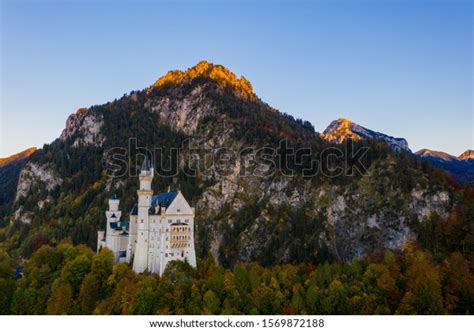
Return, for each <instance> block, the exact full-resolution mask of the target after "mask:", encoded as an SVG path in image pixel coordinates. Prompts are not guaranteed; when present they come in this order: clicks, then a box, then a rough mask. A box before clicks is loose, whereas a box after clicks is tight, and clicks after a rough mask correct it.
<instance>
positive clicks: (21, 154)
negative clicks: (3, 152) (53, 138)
mask: <svg viewBox="0 0 474 331" xmlns="http://www.w3.org/2000/svg"><path fill="white" fill-rule="evenodd" d="M36 150H37V148H36V147H30V148H27V149H25V150H23V151H21V152H19V153H16V154H13V155H10V156H7V157H2V158H0V167H3V166H5V165H7V164H9V163H12V162H15V161H17V160H21V159H24V158H26V157H28V156H30V155H31V154H33V153H34V152H36Z"/></svg>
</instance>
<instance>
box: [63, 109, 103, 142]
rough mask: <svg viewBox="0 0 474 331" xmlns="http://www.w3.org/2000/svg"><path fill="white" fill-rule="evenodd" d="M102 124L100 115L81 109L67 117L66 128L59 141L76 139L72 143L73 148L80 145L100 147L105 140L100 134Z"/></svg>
mask: <svg viewBox="0 0 474 331" xmlns="http://www.w3.org/2000/svg"><path fill="white" fill-rule="evenodd" d="M103 123H104V119H103V116H102V115H101V114H99V113H94V112H91V111H90V110H88V109H85V108H81V109H79V110H78V111H77V112H76V113H75V114H71V115H70V116H69V117H68V119H67V121H66V127H65V128H64V130H63V132H62V133H61V135H60V136H59V139H61V140H66V139H68V138H70V137H76V139H75V140H74V142H73V146H74V147H78V146H81V145H94V146H102V144H103V142H104V140H105V138H104V135H103V134H102V133H101V128H102V125H103Z"/></svg>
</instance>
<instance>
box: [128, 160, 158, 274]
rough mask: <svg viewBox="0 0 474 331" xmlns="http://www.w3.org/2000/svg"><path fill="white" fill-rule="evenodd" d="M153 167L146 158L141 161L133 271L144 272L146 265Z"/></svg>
mask: <svg viewBox="0 0 474 331" xmlns="http://www.w3.org/2000/svg"><path fill="white" fill-rule="evenodd" d="M153 175H154V169H153V167H150V164H149V161H148V158H145V161H144V162H143V166H142V170H141V172H140V175H139V178H140V188H139V189H138V190H137V194H138V215H137V219H138V222H136V229H137V243H136V248H135V258H134V260H133V270H134V271H135V272H144V271H145V270H146V269H147V267H148V246H149V239H150V238H149V237H150V236H149V234H150V220H149V211H150V208H151V198H152V196H153V191H152V189H151V182H152V180H153Z"/></svg>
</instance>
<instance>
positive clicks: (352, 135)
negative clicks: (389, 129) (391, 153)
mask: <svg viewBox="0 0 474 331" xmlns="http://www.w3.org/2000/svg"><path fill="white" fill-rule="evenodd" d="M322 137H323V138H324V139H327V140H329V141H331V142H335V143H342V142H343V141H345V140H346V139H351V140H353V141H359V140H361V139H377V140H383V141H385V142H386V143H387V144H388V145H389V146H390V147H392V148H393V150H395V151H397V152H399V151H401V150H404V151H408V152H409V151H410V149H409V148H408V143H407V141H406V140H405V139H403V138H394V137H392V136H388V135H386V134H383V133H380V132H376V131H372V130H370V129H367V128H364V127H363V126H360V125H358V124H356V123H354V122H352V121H350V120H348V119H345V118H340V119H337V120H335V121H332V122H331V124H329V126H328V127H327V128H326V130H324V132H323V134H322Z"/></svg>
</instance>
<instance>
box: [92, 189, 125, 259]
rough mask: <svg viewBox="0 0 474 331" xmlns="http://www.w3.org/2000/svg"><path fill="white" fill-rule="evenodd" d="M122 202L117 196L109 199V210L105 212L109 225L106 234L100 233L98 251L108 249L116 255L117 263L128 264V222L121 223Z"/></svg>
mask: <svg viewBox="0 0 474 331" xmlns="http://www.w3.org/2000/svg"><path fill="white" fill-rule="evenodd" d="M119 204H120V200H119V199H118V198H117V196H116V195H113V196H112V197H111V198H110V199H109V210H107V211H106V212H105V217H106V218H107V225H106V230H105V233H104V231H99V233H98V240H97V250H100V249H101V248H102V247H108V248H109V249H110V250H112V252H114V255H115V261H116V262H126V260H127V259H126V254H127V247H128V232H127V230H128V222H121V221H120V217H121V216H122V212H121V211H120V210H119Z"/></svg>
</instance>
